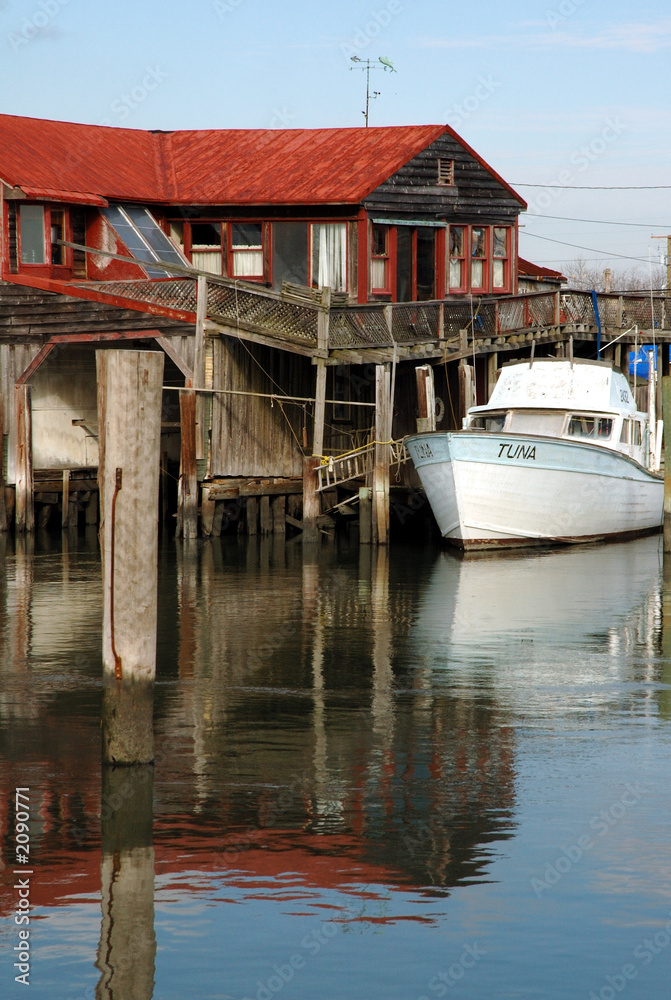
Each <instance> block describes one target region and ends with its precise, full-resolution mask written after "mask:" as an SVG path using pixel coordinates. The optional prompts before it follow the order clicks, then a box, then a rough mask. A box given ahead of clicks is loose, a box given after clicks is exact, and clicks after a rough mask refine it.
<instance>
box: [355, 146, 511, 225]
mask: <svg viewBox="0 0 671 1000" xmlns="http://www.w3.org/2000/svg"><path fill="white" fill-rule="evenodd" d="M439 157H441V158H445V159H451V160H454V179H455V183H454V186H449V185H439V184H437V183H436V180H437V177H438V158H439ZM363 204H364V206H365V208H366V210H367V211H368V213H369V214H371V215H374V214H375V213H377V212H382V213H388V214H390V215H392V216H393V215H397V216H399V217H400V216H403V215H407V216H410V217H411V218H426V219H434V220H435V219H436V218H437V217H445V218H447V219H448V221H455V222H460V221H464V222H476V221H483V222H484V221H490V222H498V221H501V222H503V221H508V222H512V221H514V219H515V218H516V217H517V216H518V214H519V213H520V212H521V211H522V208H523V206H522V205H521V203H520V202H519V201H518V200H517V199H516V198H515V197H514V196H513V195H512V194H511V193H510V191H509V190H508V189H507V188H506V187H505V185H504V184H502V183H501V182H500V181H499V180H497V178H496V177H495V176H494V175H493V174H491V173H490V172H489V171H488V170H487V169H486V168H485V167H484V166H483V165H482V164H481V163H480V162H479V161H478V160H477V159H476V157H474V156H473V155H472V154H471V153H469V152H468V150H466V149H464V147H463V146H462V145H461V144H460V143H459V142H458V141H457V140H456V139H455V138H453V137H452V136H451V135H449V134H447V133H446V134H445V135H442V136H441V137H440V138H439V139H436V141H435V142H432V143H431V145H430V146H427V148H426V149H423V150H422V151H421V153H418V154H417V156H414V157H413V158H412V160H410V162H409V163H406V164H405V166H403V167H401V169H400V170H398V171H397V172H396V173H395V174H393V175H392V176H391V177H390V178H389V179H388V180H386V181H385V182H384V183H383V184H380V186H379V187H378V188H376V189H375V190H374V191H372V192H371V194H369V195H368V197H367V198H365V199H364V202H363Z"/></svg>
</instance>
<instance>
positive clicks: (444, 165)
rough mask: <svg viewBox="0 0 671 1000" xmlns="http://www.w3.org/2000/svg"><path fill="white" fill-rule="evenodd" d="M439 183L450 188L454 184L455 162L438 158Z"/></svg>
mask: <svg viewBox="0 0 671 1000" xmlns="http://www.w3.org/2000/svg"><path fill="white" fill-rule="evenodd" d="M438 183H439V184H445V185H449V186H452V185H453V184H454V160H446V159H444V158H443V157H442V156H439V157H438Z"/></svg>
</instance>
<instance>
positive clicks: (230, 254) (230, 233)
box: [221, 219, 270, 282]
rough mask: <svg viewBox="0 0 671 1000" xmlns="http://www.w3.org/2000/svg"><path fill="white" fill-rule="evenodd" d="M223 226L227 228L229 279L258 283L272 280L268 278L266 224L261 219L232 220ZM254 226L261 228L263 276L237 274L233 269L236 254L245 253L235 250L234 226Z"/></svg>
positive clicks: (227, 269) (227, 270)
mask: <svg viewBox="0 0 671 1000" xmlns="http://www.w3.org/2000/svg"><path fill="white" fill-rule="evenodd" d="M221 225H222V226H226V227H227V228H226V273H227V274H228V276H229V278H237V279H238V280H239V281H256V282H260V281H261V282H265V281H267V280H268V281H269V280H270V276H268V278H266V254H267V251H268V250H269V246H268V232H267V228H266V224H265V223H264V222H263V221H262V220H261V219H231V220H230V221H228V220H227V221H226V222H222V223H221ZM245 225H254V226H261V274H236V273H235V269H234V267H233V261H234V259H235V255H236V253H245V251H244V250H234V249H233V226H245Z"/></svg>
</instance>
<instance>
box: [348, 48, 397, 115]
mask: <svg viewBox="0 0 671 1000" xmlns="http://www.w3.org/2000/svg"><path fill="white" fill-rule="evenodd" d="M350 59H351V60H352V62H353V63H360V64H361V65H360V67H359V68H360V69H364V70H365V71H366V110H365V111H362V112H361V114H362V115H363V116H364V118H365V119H366V128H368V110H369V107H370V102H371V100H374V99H375V98H376V97H379V96H380V91H379V90H374V91H373V93H372V94H371V92H370V71H371V69H379V64H381V65H382V68H383V70H384V71H385V73H386V72H387V70H389V71H390V72H391V73H395V72H396V70H395V69H394V67H393V65H392V62H391V59H389V58H388V57H387V56H378V59H377V62H376V61H375V60H374V59H362V58H361V57H360V56H350ZM355 68H356V67H354V66H350V69H351V70H352V69H355Z"/></svg>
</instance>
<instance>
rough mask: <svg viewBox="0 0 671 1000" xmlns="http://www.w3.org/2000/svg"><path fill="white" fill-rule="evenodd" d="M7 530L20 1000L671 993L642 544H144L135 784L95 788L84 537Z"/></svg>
mask: <svg viewBox="0 0 671 1000" xmlns="http://www.w3.org/2000/svg"><path fill="white" fill-rule="evenodd" d="M3 544H6V549H5V550H4V552H0V555H1V556H3V559H2V565H3V566H4V571H3V573H2V576H1V577H0V685H1V686H0V795H1V801H0V832H1V834H2V864H3V866H4V867H3V870H2V871H0V876H1V881H0V915H1V917H2V921H1V924H0V977H1V980H0V996H2V997H13V996H23V995H25V993H24V992H22V991H24V985H23V984H21V983H16V982H15V981H14V976H15V975H16V974H18V973H17V970H16V969H14V968H13V963H14V961H16V953H15V951H14V949H15V946H17V945H18V944H19V943H20V940H19V936H18V932H19V929H20V927H19V926H18V925H16V924H15V923H14V914H15V912H16V909H17V905H18V903H17V900H18V890H17V889H16V888H14V886H15V884H16V879H17V878H20V877H21V876H15V875H14V874H13V871H14V869H15V868H16V867H17V863H16V844H15V840H14V833H15V801H14V799H15V796H14V790H15V788H16V787H17V786H20V787H28V788H29V789H30V812H31V823H30V852H31V853H30V864H31V868H30V871H32V875H31V876H30V879H29V882H30V924H29V929H30V938H29V943H30V955H31V958H30V973H29V978H30V985H31V987H32V993H30V994H28V995H29V996H31V995H32V996H34V997H39V998H45V1000H46V998H49V1000H67V998H71V1000H84V998H86V1000H90V998H94V997H96V998H104V1000H150V998H154V1000H184V998H194V1000H201V998H202V1000H205V998H207V1000H215V998H216V1000H230V998H235V1000H243V998H248V1000H271V998H272V997H280V998H281V1000H315V998H318V1000H382V998H385V1000H387V998H389V1000H422V998H429V1000H433V998H438V997H442V996H454V997H468V998H476V1000H480V998H482V1000H485V998H486V1000H489V998H494V997H495V998H509V997H510V998H527V997H534V998H536V997H538V998H550V1000H555V998H556V1000H561V998H571V1000H575V998H580V997H585V998H586V1000H587V998H589V997H591V996H593V995H594V996H597V997H601V998H603V1000H612V998H613V997H615V996H624V997H626V998H631V1000H658V998H659V1000H665V998H667V997H668V996H669V980H670V973H671V845H670V837H669V832H670V831H671V804H670V799H669V764H670V762H671V660H670V659H669V654H670V653H671V579H670V580H669V582H668V584H667V586H668V596H667V592H666V591H665V585H664V574H663V572H662V565H661V553H660V541H659V538H651V539H646V540H644V541H641V542H635V543H628V544H626V545H617V546H607V547H600V548H591V549H583V550H579V551H578V550H574V551H558V552H551V553H544V554H534V555H525V556H517V557H512V558H510V557H504V558H496V559H480V560H474V561H465V562H462V561H458V560H457V559H455V558H454V557H453V556H451V555H450V554H448V553H446V552H442V551H440V550H438V549H433V548H421V547H415V548H403V547H398V546H394V547H392V549H391V551H390V553H389V554H388V555H387V553H384V552H382V553H380V554H378V553H374V554H371V553H370V552H365V553H363V554H362V555H360V553H359V551H358V549H350V548H346V547H345V548H342V547H340V548H339V549H336V548H329V549H326V548H324V549H322V550H321V551H320V552H319V554H318V555H316V556H311V557H310V556H308V555H306V554H304V553H303V551H302V549H301V547H300V544H296V543H290V544H288V545H286V546H285V545H284V544H281V545H277V544H276V543H274V542H273V541H268V542H265V541H257V542H252V543H250V544H246V543H244V544H243V543H239V542H238V541H237V540H232V541H231V542H229V541H228V540H222V541H221V542H219V541H218V540H216V541H210V542H205V543H203V542H198V543H196V544H193V545H192V546H190V547H186V546H178V545H176V544H175V543H168V544H166V545H164V546H163V548H162V550H161V555H160V631H159V668H158V684H157V695H156V722H155V731H156V765H155V769H154V770H153V772H152V769H146V768H139V769H132V770H130V771H128V770H118V771H114V772H111V773H109V774H106V776H105V782H104V786H103V784H102V778H101V767H100V763H99V760H100V730H99V722H98V715H99V700H100V679H99V675H100V660H99V647H100V605H101V594H100V580H99V563H98V557H97V551H96V547H95V539H94V538H89V539H85V538H84V537H83V536H80V537H79V538H75V537H70V538H69V539H68V538H66V539H65V540H64V542H63V544H62V543H61V538H60V536H59V537H58V538H40V537H38V539H37V540H36V542H35V545H34V549H30V548H29V549H26V547H25V546H20V545H16V546H15V544H14V543H13V542H12V541H10V542H7V543H2V542H0V545H3ZM669 575H670V577H671V569H670V572H669Z"/></svg>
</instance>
